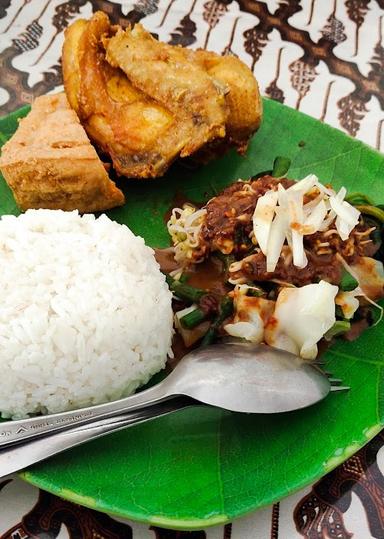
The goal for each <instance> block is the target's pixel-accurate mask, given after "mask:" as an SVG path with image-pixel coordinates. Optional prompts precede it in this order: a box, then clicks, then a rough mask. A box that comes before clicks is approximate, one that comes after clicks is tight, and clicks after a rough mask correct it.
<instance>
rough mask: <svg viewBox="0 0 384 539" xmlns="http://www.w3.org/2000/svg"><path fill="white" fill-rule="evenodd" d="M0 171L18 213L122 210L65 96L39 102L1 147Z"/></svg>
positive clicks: (118, 193)
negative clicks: (34, 209) (33, 211)
mask: <svg viewBox="0 0 384 539" xmlns="http://www.w3.org/2000/svg"><path fill="white" fill-rule="evenodd" d="M0 169H1V172H2V173H3V176H4V178H5V180H6V182H7V183H8V185H9V186H10V188H11V189H12V191H13V194H14V197H15V199H16V202H17V204H18V205H19V206H20V208H21V209H22V210H27V209H29V208H48V209H62V210H75V209H77V210H79V211H80V212H82V213H85V212H94V211H102V210H106V209H109V208H113V207H115V206H121V205H122V204H124V201H125V200H124V195H123V193H122V192H121V191H120V189H118V188H117V187H116V185H115V184H114V183H113V182H112V181H111V180H110V179H109V177H108V174H107V172H106V170H105V168H104V166H103V163H102V162H101V160H100V159H99V157H98V155H97V153H96V151H95V149H94V147H93V146H92V145H91V143H90V141H89V139H88V137H87V134H86V132H85V131H84V129H83V127H82V126H81V124H80V122H79V119H78V117H77V116H76V113H75V112H74V111H73V110H72V109H71V108H70V106H69V103H68V100H67V98H66V96H65V94H64V93H61V94H56V95H47V96H41V97H38V98H37V99H36V100H35V101H34V102H33V104H32V109H31V111H30V113H29V114H28V116H27V117H26V118H24V119H22V120H21V121H20V124H19V127H18V129H17V131H16V133H15V134H14V135H13V137H12V138H11V139H10V140H9V141H8V142H7V143H6V144H5V145H4V146H3V148H2V154H1V157H0Z"/></svg>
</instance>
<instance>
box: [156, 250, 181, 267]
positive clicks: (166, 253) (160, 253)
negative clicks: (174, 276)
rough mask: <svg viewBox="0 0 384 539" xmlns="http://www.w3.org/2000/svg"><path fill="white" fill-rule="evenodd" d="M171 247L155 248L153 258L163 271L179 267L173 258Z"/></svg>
mask: <svg viewBox="0 0 384 539" xmlns="http://www.w3.org/2000/svg"><path fill="white" fill-rule="evenodd" d="M173 255H174V253H173V249H172V248H171V247H169V248H168V249H155V258H156V261H157V263H158V264H159V266H160V269H161V271H162V272H164V273H171V271H174V270H175V269H177V268H178V267H179V265H178V264H177V262H176V261H175V259H174V258H173Z"/></svg>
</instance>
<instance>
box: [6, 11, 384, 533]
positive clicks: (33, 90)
mask: <svg viewBox="0 0 384 539" xmlns="http://www.w3.org/2000/svg"><path fill="white" fill-rule="evenodd" d="M98 9H101V10H103V11H105V12H107V13H108V14H109V16H110V17H111V19H112V20H113V21H114V22H117V23H119V24H122V25H126V24H127V23H128V22H131V23H134V22H138V21H141V22H142V23H143V24H144V25H145V26H146V28H148V29H149V30H150V31H151V32H152V33H153V34H155V35H157V36H158V37H159V38H160V39H161V40H163V41H166V42H168V43H172V44H182V45H185V46H191V47H194V48H197V47H206V48H209V49H211V50H214V51H217V52H219V53H222V54H235V55H237V56H239V57H240V58H241V59H243V60H244V61H245V62H246V63H247V64H248V65H249V66H250V67H251V68H252V69H253V70H254V73H255V75H256V77H257V79H258V80H259V83H260V87H261V91H262V93H263V94H264V95H267V96H269V97H271V98H273V99H276V100H278V101H280V102H283V103H285V104H286V105H289V106H291V107H294V108H297V109H300V110H301V111H303V112H306V113H308V114H310V115H312V116H314V117H316V118H318V119H320V120H322V121H325V122H328V123H330V124H331V125H333V126H335V127H338V128H340V129H342V130H344V131H345V132H347V133H349V134H350V135H351V136H356V137H358V138H360V139H361V140H364V141H365V142H367V143H368V144H370V145H372V146H374V147H376V148H377V149H381V150H384V134H383V130H384V127H383V123H384V46H383V24H384V22H383V19H384V0H301V1H300V0H281V1H278V0H268V1H265V2H261V1H257V0H137V1H136V2H129V1H123V0H121V1H119V0H110V1H107V0H93V1H92V2H91V1H87V0H69V1H67V2H63V1H62V0H0V114H2V115H5V114H7V113H8V112H10V111H12V110H15V109H17V108H18V107H20V106H22V105H23V104H25V103H30V102H31V101H32V100H33V98H34V97H35V96H37V95H40V94H43V93H47V92H52V91H56V90H57V88H59V87H60V86H61V84H62V77H61V67H60V55H61V46H62V42H63V31H64V29H65V28H66V27H67V26H68V25H69V24H70V23H71V22H73V21H74V20H75V19H77V18H80V17H89V16H90V15H91V14H92V12H93V11H96V10H98ZM383 446H384V435H383V434H381V435H379V436H377V437H376V438H375V440H373V442H371V443H370V444H369V445H368V446H367V447H366V448H364V449H363V450H361V451H360V452H359V453H358V454H357V455H355V456H354V457H353V458H351V459H349V461H347V462H346V463H345V464H344V465H342V466H341V467H339V468H338V469H337V470H335V471H334V472H332V473H331V474H329V475H328V476H326V477H325V478H324V479H323V480H322V481H320V482H319V483H318V484H316V485H314V486H313V487H311V488H307V489H305V490H304V491H301V492H299V493H296V494H295V495H293V496H291V497H289V498H287V499H285V500H282V501H281V502H280V504H275V505H274V506H273V507H269V508H266V509H263V510H261V511H258V512H256V513H254V514H253V515H251V516H249V517H246V518H243V519H240V520H239V521H236V522H234V523H233V524H229V525H227V526H225V527H218V528H213V529H210V530H207V531H198V532H174V531H169V530H161V529H158V528H149V527H148V526H146V525H142V524H136V523H132V522H129V523H127V522H121V521H119V522H118V521H117V520H116V519H112V518H111V517H109V516H106V515H102V514H101V513H97V512H95V511H91V510H88V509H84V508H81V507H79V506H76V505H74V504H71V503H68V502H65V501H62V500H60V499H58V498H56V497H54V496H51V495H49V494H46V493H44V492H39V491H38V490H37V489H35V488H34V487H31V486H29V485H26V484H24V483H23V482H21V481H20V480H19V479H16V478H8V479H2V480H0V534H1V535H0V539H1V538H3V539H5V538H7V539H11V538H12V539H27V538H45V539H50V538H56V537H58V538H60V539H61V538H67V537H70V538H72V539H78V538H79V539H80V538H83V537H85V538H95V539H96V538H105V539H112V538H127V539H251V538H252V539H267V538H271V539H299V538H305V539H330V538H332V539H349V538H352V537H353V538H354V539H370V538H375V539H384V477H383V475H382V472H383V471H384V449H383Z"/></svg>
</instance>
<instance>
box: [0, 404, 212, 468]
mask: <svg viewBox="0 0 384 539" xmlns="http://www.w3.org/2000/svg"><path fill="white" fill-rule="evenodd" d="M197 404H199V403H197ZM194 405H196V402H195V401H194V400H193V399H190V398H189V397H178V398H175V399H172V400H169V401H165V402H160V403H158V404H155V405H154V406H148V407H147V408H142V409H140V410H137V411H133V412H127V413H126V414H124V415H116V416H113V417H109V418H108V419H99V420H95V421H92V423H87V424H86V425H80V426H77V427H73V428H71V429H68V430H65V431H59V432H56V433H55V432H53V433H49V434H47V435H45V436H40V437H38V438H33V439H32V440H25V441H24V442H21V443H19V444H14V445H7V446H5V447H3V448H0V478H1V477H4V476H6V475H9V474H12V473H15V472H18V471H19V470H23V469H24V468H27V467H28V466H31V465H32V464H36V463H37V462H41V461H42V460H45V459H47V458H49V457H52V456H54V455H57V454H59V453H62V452H63V451H66V450H67V449H71V448H72V447H76V446H78V445H81V444H83V443H85V442H89V441H91V440H96V439H97V438H100V437H102V436H105V435H106V434H111V433H113V432H117V431H119V430H122V429H124V428H126V427H132V426H133V425H137V424H139V423H143V422H145V421H149V420H150V419H154V418H156V417H161V416H163V415H168V414H170V413H172V412H176V411H179V410H182V409H183V408H187V407H189V406H194ZM201 406H202V405H201Z"/></svg>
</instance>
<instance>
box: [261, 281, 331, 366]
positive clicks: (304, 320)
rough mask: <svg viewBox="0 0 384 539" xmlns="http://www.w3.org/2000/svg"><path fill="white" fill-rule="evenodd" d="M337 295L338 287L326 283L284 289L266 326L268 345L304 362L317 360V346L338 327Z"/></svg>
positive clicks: (265, 334)
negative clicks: (334, 325)
mask: <svg viewBox="0 0 384 539" xmlns="http://www.w3.org/2000/svg"><path fill="white" fill-rule="evenodd" d="M337 292H338V288H337V286H334V285H332V284H329V283H327V282H326V281H320V282H319V283H317V284H309V285H306V286H302V287H301V288H283V289H282V291H281V292H280V294H279V295H278V297H277V301H276V307H275V312H274V314H273V317H272V318H271V319H270V321H269V322H268V324H267V326H266V330H265V333H264V338H265V342H266V343H267V344H269V345H271V346H275V347H276V348H281V349H283V350H288V351H289V352H292V353H295V354H298V355H300V356H301V357H302V358H304V359H314V358H315V357H316V355H317V343H318V342H319V340H320V339H321V338H322V337H323V336H324V334H325V333H326V332H327V331H328V330H329V329H330V328H331V327H332V326H333V324H334V323H335V320H336V317H335V297H336V294H337Z"/></svg>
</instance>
